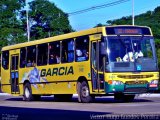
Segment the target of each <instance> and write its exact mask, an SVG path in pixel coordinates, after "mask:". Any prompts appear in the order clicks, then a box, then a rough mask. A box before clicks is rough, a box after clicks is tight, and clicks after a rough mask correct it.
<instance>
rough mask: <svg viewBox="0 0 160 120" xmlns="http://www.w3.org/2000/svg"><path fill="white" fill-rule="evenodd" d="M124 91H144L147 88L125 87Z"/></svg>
mask: <svg viewBox="0 0 160 120" xmlns="http://www.w3.org/2000/svg"><path fill="white" fill-rule="evenodd" d="M124 92H135V93H145V92H147V89H146V88H126V89H125V91H124Z"/></svg>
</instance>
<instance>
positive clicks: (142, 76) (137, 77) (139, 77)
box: [117, 75, 153, 79]
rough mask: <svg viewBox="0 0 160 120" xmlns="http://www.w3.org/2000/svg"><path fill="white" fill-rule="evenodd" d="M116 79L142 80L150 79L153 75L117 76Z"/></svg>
mask: <svg viewBox="0 0 160 120" xmlns="http://www.w3.org/2000/svg"><path fill="white" fill-rule="evenodd" d="M117 77H118V78H124V79H142V78H151V77H153V75H118V76H117Z"/></svg>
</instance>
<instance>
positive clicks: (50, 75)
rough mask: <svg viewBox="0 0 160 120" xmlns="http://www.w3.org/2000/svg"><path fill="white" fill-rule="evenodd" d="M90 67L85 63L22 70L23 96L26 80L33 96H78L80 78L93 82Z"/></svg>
mask: <svg viewBox="0 0 160 120" xmlns="http://www.w3.org/2000/svg"><path fill="white" fill-rule="evenodd" d="M89 66H90V62H89V61H85V62H75V63H67V64H57V65H48V66H38V67H31V68H23V69H20V70H19V72H20V84H21V86H20V89H21V94H23V93H22V91H23V83H24V82H25V80H29V82H30V83H31V87H32V93H33V94H76V93H77V91H76V87H77V86H76V85H77V80H78V79H79V77H80V76H83V77H84V78H86V80H91V76H90V67H89ZM89 85H90V88H91V84H89Z"/></svg>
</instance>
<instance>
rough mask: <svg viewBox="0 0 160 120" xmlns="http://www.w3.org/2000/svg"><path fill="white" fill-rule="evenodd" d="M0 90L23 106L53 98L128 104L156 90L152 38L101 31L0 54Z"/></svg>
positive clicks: (118, 29) (143, 30) (122, 30)
mask: <svg viewBox="0 0 160 120" xmlns="http://www.w3.org/2000/svg"><path fill="white" fill-rule="evenodd" d="M1 74H2V75H1V76H2V90H3V92H6V93H9V94H12V95H15V96H17V95H20V96H23V98H24V100H25V101H31V100H38V99H40V97H41V96H42V95H54V96H55V98H58V99H59V100H63V99H66V100H69V99H70V98H72V95H73V94H78V101H79V102H83V103H88V102H91V101H92V100H93V99H94V97H95V96H103V95H113V96H114V98H115V99H116V100H123V101H133V100H134V97H135V94H139V93H146V92H152V91H154V90H157V89H158V80H159V73H158V65H157V57H156V52H155V45H154V38H153V35H152V32H151V29H150V28H149V27H145V26H129V25H128V26H124V25H121V26H105V27H97V28H92V29H89V30H83V31H79V32H73V33H69V34H64V35H59V36H55V37H49V38H45V39H41V40H36V41H30V42H26V43H21V44H16V45H11V46H6V47H3V48H2V67H1Z"/></svg>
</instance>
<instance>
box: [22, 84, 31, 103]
mask: <svg viewBox="0 0 160 120" xmlns="http://www.w3.org/2000/svg"><path fill="white" fill-rule="evenodd" d="M23 100H24V101H32V100H33V95H32V89H31V85H30V83H26V84H25V85H24V92H23Z"/></svg>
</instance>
